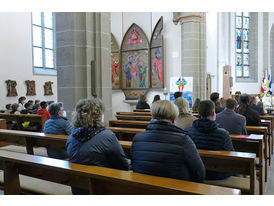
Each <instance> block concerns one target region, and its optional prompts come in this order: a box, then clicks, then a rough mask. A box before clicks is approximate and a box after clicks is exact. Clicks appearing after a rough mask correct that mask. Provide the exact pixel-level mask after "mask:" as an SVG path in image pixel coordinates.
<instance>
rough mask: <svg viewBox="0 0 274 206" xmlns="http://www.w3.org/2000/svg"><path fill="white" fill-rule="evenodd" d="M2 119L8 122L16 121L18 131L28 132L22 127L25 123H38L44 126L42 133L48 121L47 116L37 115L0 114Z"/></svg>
mask: <svg viewBox="0 0 274 206" xmlns="http://www.w3.org/2000/svg"><path fill="white" fill-rule="evenodd" d="M0 119H5V120H6V121H15V122H16V123H17V129H18V130H28V128H24V127H23V126H22V123H23V122H36V123H39V124H41V125H42V131H43V128H44V124H45V122H46V121H47V116H45V115H37V114H2V113H0Z"/></svg>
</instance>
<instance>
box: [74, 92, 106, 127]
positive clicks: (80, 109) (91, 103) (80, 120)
mask: <svg viewBox="0 0 274 206" xmlns="http://www.w3.org/2000/svg"><path fill="white" fill-rule="evenodd" d="M104 110H105V106H104V104H103V102H102V100H101V99H99V98H94V97H93V98H90V99H81V100H79V101H78V103H77V104H76V107H75V111H74V112H73V114H72V122H73V125H74V127H75V128H77V127H88V126H90V127H101V126H103V123H102V115H103V112H104Z"/></svg>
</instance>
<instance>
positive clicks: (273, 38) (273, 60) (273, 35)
mask: <svg viewBox="0 0 274 206" xmlns="http://www.w3.org/2000/svg"><path fill="white" fill-rule="evenodd" d="M270 68H271V76H273V75H274V24H272V26H271V30H270Z"/></svg>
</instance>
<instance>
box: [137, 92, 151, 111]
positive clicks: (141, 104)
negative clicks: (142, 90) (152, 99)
mask: <svg viewBox="0 0 274 206" xmlns="http://www.w3.org/2000/svg"><path fill="white" fill-rule="evenodd" d="M136 109H150V106H149V104H148V103H147V98H146V96H145V95H143V94H141V95H140V96H139V98H138V102H137V104H136Z"/></svg>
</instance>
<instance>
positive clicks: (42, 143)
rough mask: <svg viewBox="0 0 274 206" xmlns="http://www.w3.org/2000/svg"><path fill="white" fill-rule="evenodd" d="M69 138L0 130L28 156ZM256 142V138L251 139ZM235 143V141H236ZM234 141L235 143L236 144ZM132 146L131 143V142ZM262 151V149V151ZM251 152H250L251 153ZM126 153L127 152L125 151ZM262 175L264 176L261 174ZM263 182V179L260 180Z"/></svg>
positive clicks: (2, 138)
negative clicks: (22, 148)
mask: <svg viewBox="0 0 274 206" xmlns="http://www.w3.org/2000/svg"><path fill="white" fill-rule="evenodd" d="M108 129H111V130H112V131H113V132H121V130H122V131H123V130H125V132H127V133H132V134H133V135H135V134H136V133H137V132H142V131H145V130H144V129H136V128H135V129H134V128H115V127H114V128H113V127H112V128H108ZM67 138H68V136H66V135H53V134H44V133H36V132H25V131H14V130H0V141H7V142H10V143H16V144H19V145H25V146H26V150H27V153H28V154H34V152H33V147H49V148H54V149H65V144H66V140H67ZM233 139H236V140H237V139H238V140H239V141H243V140H244V139H247V138H243V137H240V138H239V137H238V138H237V135H236V136H235V137H233ZM249 139H252V140H255V139H256V138H249ZM257 139H258V140H261V143H262V137H261V138H259V137H257ZM234 141H235V140H234ZM234 141H233V142H234ZM120 142H121V144H123V143H125V141H120ZM130 144H131V142H130ZM126 149H127V148H126ZM261 150H262V149H261ZM250 151H251V150H249V152H250ZM252 151H254V153H258V152H257V151H256V150H252ZM125 152H127V151H126V150H125ZM260 175H263V174H261V173H260ZM260 177H261V176H260ZM260 180H263V178H260ZM259 183H260V184H259V187H260V194H263V191H264V190H263V189H262V188H263V185H262V183H263V181H259Z"/></svg>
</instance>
